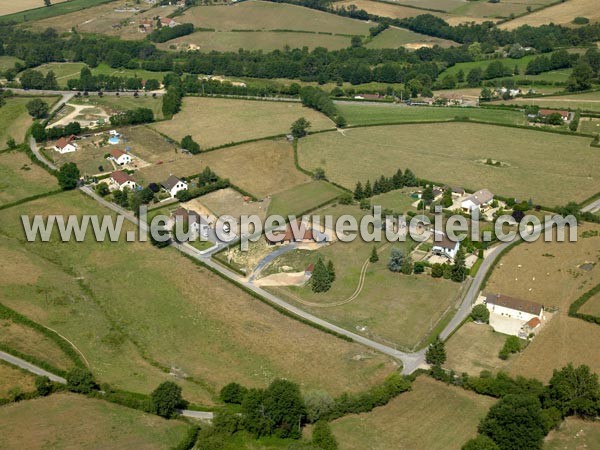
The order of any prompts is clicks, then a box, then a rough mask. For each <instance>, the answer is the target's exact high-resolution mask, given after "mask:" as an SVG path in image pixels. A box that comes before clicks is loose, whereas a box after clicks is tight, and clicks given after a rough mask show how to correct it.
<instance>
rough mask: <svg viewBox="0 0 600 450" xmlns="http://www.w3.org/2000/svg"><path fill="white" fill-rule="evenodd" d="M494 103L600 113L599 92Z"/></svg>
mask: <svg viewBox="0 0 600 450" xmlns="http://www.w3.org/2000/svg"><path fill="white" fill-rule="evenodd" d="M494 103H499V104H507V105H515V104H516V105H538V106H539V107H540V108H556V109H571V110H576V109H581V110H584V111H600V91H595V92H586V93H585V94H565V95H556V96H551V97H538V98H527V99H525V98H517V99H514V100H508V101H498V102H494Z"/></svg>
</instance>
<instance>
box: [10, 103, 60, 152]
mask: <svg viewBox="0 0 600 450" xmlns="http://www.w3.org/2000/svg"><path fill="white" fill-rule="evenodd" d="M34 98H36V97H10V98H7V99H6V104H5V105H4V106H2V108H1V109H0V149H2V148H6V147H7V145H6V141H7V140H8V139H10V138H13V139H14V140H15V141H16V142H17V144H19V143H22V142H23V140H24V139H25V133H27V129H28V128H29V127H30V126H31V124H32V123H33V119H32V118H31V116H30V115H29V113H28V112H27V107H26V105H27V103H29V102H30V101H31V100H32V99H34ZM38 98H40V97H38ZM58 98H59V97H41V100H43V101H45V102H46V103H48V105H49V106H50V107H52V106H53V105H54V103H56V101H57V100H58Z"/></svg>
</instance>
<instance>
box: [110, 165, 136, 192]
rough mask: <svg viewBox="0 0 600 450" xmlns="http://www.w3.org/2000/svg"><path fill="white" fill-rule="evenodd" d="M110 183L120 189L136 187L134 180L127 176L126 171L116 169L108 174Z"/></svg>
mask: <svg viewBox="0 0 600 450" xmlns="http://www.w3.org/2000/svg"><path fill="white" fill-rule="evenodd" d="M110 181H111V184H112V185H113V186H114V187H115V188H116V189H119V190H120V191H122V190H123V189H125V188H129V189H132V190H133V189H135V188H136V187H137V184H136V182H135V181H134V180H133V178H131V177H130V176H129V174H128V173H126V172H123V171H122V170H117V171H116V172H113V173H112V174H111V175H110Z"/></svg>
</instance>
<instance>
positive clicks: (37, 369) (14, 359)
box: [0, 352, 67, 384]
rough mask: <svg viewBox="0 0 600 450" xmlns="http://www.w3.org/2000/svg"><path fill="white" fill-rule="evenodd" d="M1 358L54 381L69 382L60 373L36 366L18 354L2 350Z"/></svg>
mask: <svg viewBox="0 0 600 450" xmlns="http://www.w3.org/2000/svg"><path fill="white" fill-rule="evenodd" d="M0 359H2V360H4V361H6V362H7V363H10V364H12V365H13V366H17V367H20V368H21V369H25V370H27V371H28V372H31V373H34V374H36V375H41V376H46V377H48V378H50V379H51V380H52V381H56V382H57V383H61V384H67V380H65V379H64V378H63V377H59V376H58V375H54V374H53V373H50V372H48V371H46V370H44V369H42V368H40V367H37V366H34V365H33V364H31V363H28V362H27V361H25V360H23V359H21V358H17V357H16V356H13V355H10V354H8V353H4V352H0Z"/></svg>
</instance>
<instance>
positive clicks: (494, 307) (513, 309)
mask: <svg viewBox="0 0 600 450" xmlns="http://www.w3.org/2000/svg"><path fill="white" fill-rule="evenodd" d="M485 304H486V306H487V309H488V310H489V311H490V312H491V313H495V314H499V315H501V316H504V317H509V318H512V319H519V320H522V321H523V322H525V323H530V322H531V324H532V325H535V326H534V328H535V327H537V321H532V319H538V320H539V321H541V320H542V319H543V318H544V307H543V306H542V305H540V304H539V303H535V302H530V301H529V300H522V299H519V298H513V297H509V296H507V295H502V294H490V295H488V296H486V298H485Z"/></svg>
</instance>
